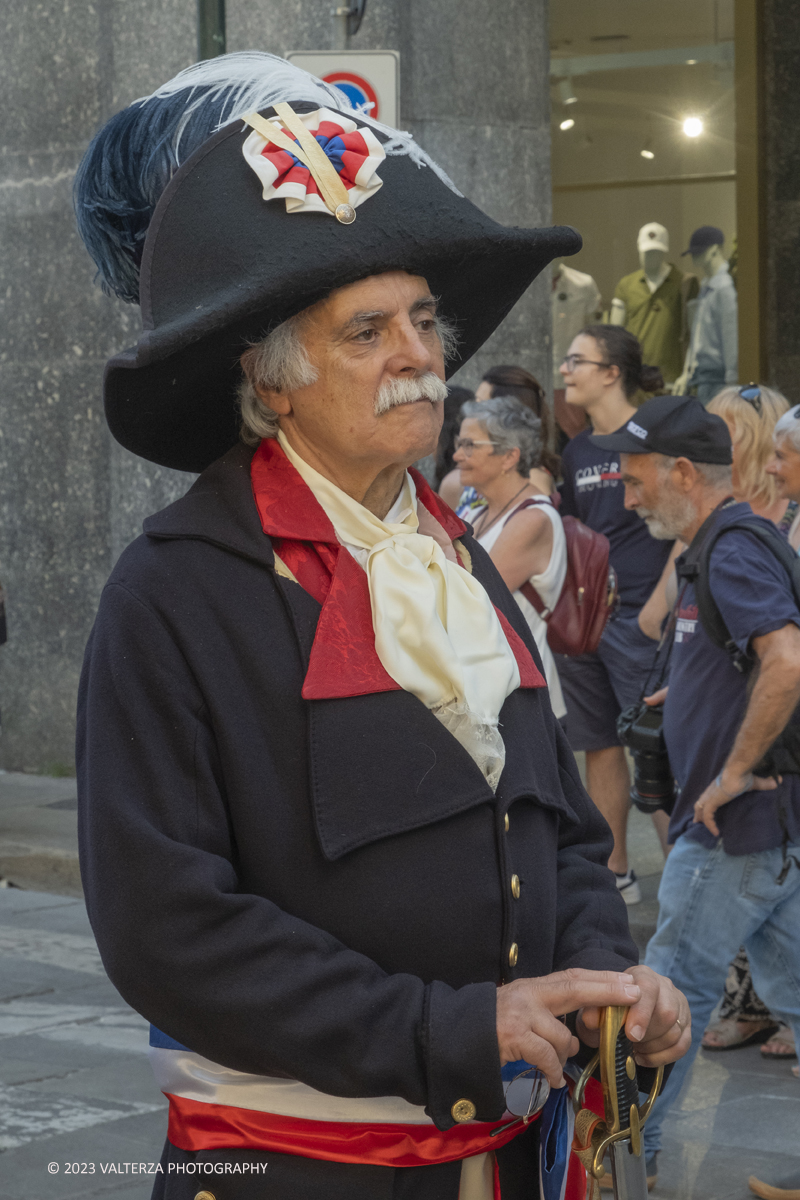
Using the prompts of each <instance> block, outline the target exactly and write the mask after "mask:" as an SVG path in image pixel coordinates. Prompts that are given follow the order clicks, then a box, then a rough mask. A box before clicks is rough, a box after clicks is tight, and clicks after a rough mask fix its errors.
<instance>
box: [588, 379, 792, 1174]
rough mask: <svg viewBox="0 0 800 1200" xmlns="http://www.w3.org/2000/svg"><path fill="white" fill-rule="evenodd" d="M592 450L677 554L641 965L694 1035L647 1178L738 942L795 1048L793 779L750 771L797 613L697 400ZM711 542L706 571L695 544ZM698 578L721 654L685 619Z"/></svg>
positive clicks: (648, 412)
mask: <svg viewBox="0 0 800 1200" xmlns="http://www.w3.org/2000/svg"><path fill="white" fill-rule="evenodd" d="M592 440H593V441H594V442H595V443H596V444H597V445H598V446H600V447H602V448H603V449H605V450H608V451H613V452H615V453H620V454H621V455H622V459H621V469H622V478H623V482H624V484H625V503H626V506H627V507H628V508H630V509H635V511H636V512H637V513H638V514H639V515H640V516H641V517H643V518H644V520H645V521H646V522H647V524H648V526H649V528H650V532H651V533H652V534H653V536H654V537H657V538H669V539H670V540H672V539H674V538H679V539H681V541H683V542H684V543H686V545H687V546H688V547H689V549H688V550H687V551H686V553H685V554H683V555H682V556H681V557H679V558H678V559H677V562H676V569H677V575H678V595H677V600H676V603H675V608H674V610H673V621H672V623H671V624H670V625H669V626H668V627H667V628H668V630H669V641H670V642H671V645H668V646H666V647H664V650H665V652H666V653H668V654H669V656H670V657H669V660H668V662H669V684H668V687H667V688H663V689H661V690H659V691H658V692H656V693H655V694H654V695H652V696H651V697H649V698H648V703H650V704H652V705H656V704H658V703H661V702H663V703H664V726H663V729H664V737H665V741H666V747H667V751H668V753H669V761H670V766H671V768H672V772H673V774H674V776H675V781H676V785H677V797H676V800H675V806H674V808H673V810H672V814H671V817H670V827H669V840H670V842H671V843H673V849H672V852H671V853H670V855H669V857H668V858H667V862H666V865H665V867H664V874H663V876H662V881H661V887H660V890H659V896H658V899H659V918H658V927H657V930H656V933H655V935H654V936H653V938H652V939H651V941H650V944H649V945H648V948H647V958H646V961H647V964H648V965H649V966H651V967H653V969H654V970H656V971H660V972H663V973H664V974H665V975H668V976H669V978H670V979H672V981H673V983H675V984H676V986H678V987H679V988H681V989H682V990H683V991H684V992H685V993H686V995H687V997H688V999H689V1004H690V1007H691V1011H692V1025H693V1029H694V1031H695V1032H694V1035H693V1040H692V1047H691V1050H690V1052H689V1053H688V1054H687V1055H686V1056H685V1058H683V1059H682V1060H681V1062H680V1063H678V1064H677V1066H676V1068H675V1070H674V1071H673V1073H672V1075H671V1077H670V1079H669V1081H668V1083H667V1085H666V1087H665V1089H664V1093H663V1095H662V1097H661V1099H659V1100H658V1101H657V1103H656V1106H655V1109H654V1111H653V1115H652V1116H651V1118H650V1120H649V1122H648V1124H647V1126H646V1128H645V1145H646V1148H647V1157H648V1177H649V1178H651V1179H653V1178H654V1177H655V1175H656V1165H655V1156H656V1154H657V1153H658V1151H659V1149H660V1147H661V1126H662V1123H663V1120H664V1116H665V1114H666V1113H667V1111H668V1110H669V1109H670V1107H671V1106H672V1105H673V1104H674V1103H675V1101H676V1099H677V1096H678V1093H679V1091H680V1089H681V1086H682V1084H683V1083H684V1081H685V1079H686V1077H687V1073H688V1071H689V1068H690V1066H691V1063H692V1061H693V1058H694V1055H695V1054H696V1052H697V1049H698V1047H699V1045H700V1039H701V1037H702V1032H703V1030H704V1029H705V1027H706V1024H707V1022H708V1019H709V1017H710V1015H711V1011H712V1009H713V1008H714V1005H715V1004H716V1002H717V1000H718V999H719V996H720V993H721V991H722V987H723V984H724V982H725V975H726V971H727V968H728V963H729V962H730V961H731V959H732V958H733V956H734V955H735V953H736V951H737V950H738V948H739V947H740V946H741V945H745V946H746V948H747V951H748V955H749V959H750V965H751V969H752V972H753V980H754V983H755V986H756V989H757V991H758V994H759V996H761V997H763V999H764V1001H765V1003H767V1004H769V1006H770V1008H771V1009H773V1010H774V1011H775V1012H777V1013H780V1015H781V1017H782V1019H784V1020H785V1021H787V1022H788V1023H790V1024H791V1025H792V1027H793V1028H794V1031H795V1036H796V1037H800V777H798V776H797V775H794V774H792V775H787V776H786V777H785V778H782V779H781V778H780V777H778V778H775V777H763V776H762V775H756V774H754V769H756V768H757V767H758V766H759V764H760V762H761V760H762V758H763V757H764V755H765V753H766V752H767V751H768V750H769V749H770V747H771V746H772V745H773V743H774V742H775V740H776V738H778V737H779V735H780V734H781V733H782V731H783V729H784V727H785V726H786V724H787V722H788V721H789V719H790V717H791V716H792V713H793V711H794V709H795V707H796V705H797V703H798V701H799V700H800V610H798V604H797V599H796V597H795V594H794V591H793V588H792V583H791V580H790V578H789V575H788V574H787V571H786V570H785V569H784V567H783V565H782V564H781V562H780V561H779V560H778V558H777V557H776V555H775V554H773V553H772V551H771V550H770V549H769V547H768V546H766V545H765V544H763V542H762V541H760V540H759V538H758V537H757V536H756V534H755V533H753V532H750V529H751V528H752V529H758V528H759V527H762V528H764V529H765V530H766V531H767V536H776V535H775V530H774V527H773V526H772V525H771V524H770V522H768V521H766V520H764V519H763V518H762V517H757V516H755V515H754V514H753V513H752V510H751V509H750V506H749V505H747V504H740V503H737V502H736V501H735V500H734V499H733V498H732V496H731V494H730V492H731V461H732V454H731V443H730V436H729V433H728V429H727V426H726V425H725V422H724V421H723V420H722V419H721V418H720V417H717V416H714V415H713V414H711V413H708V412H706V410H705V409H704V408H703V406H702V405H701V404H700V402H699V401H698V400H695V399H692V398H689V397H686V396H661V397H658V398H657V399H654V400H648V401H647V402H646V403H645V404H644V405H642V407H641V408H640V409H639V410H638V411H637V413H636V416H635V417H634V418H632V419H631V420H630V421H628V422H627V424H626V425H624V426H623V427H622V428H621V429H618V430H617V431H616V433H613V434H609V435H607V436H604V437H594V438H593V439H592ZM743 521H744V522H747V525H748V528H746V529H742V528H741V527H740V526H741V523H742V522H743ZM731 526H736V527H735V528H728V531H727V532H724V531H725V529H726V528H727V527H731ZM717 535H718V540H716V541H714V542H711V543H709V545H710V546H711V550H710V558H709V560H708V563H707V564H706V562H705V558H702V559H701V551H702V547H703V545H704V543H705V542H706V539H707V538H711V537H716V536H717ZM699 571H701V572H703V573H704V574H698V572H699ZM706 579H707V582H708V586H709V587H710V591H711V595H712V597H713V600H714V602H715V603H716V605H717V608H718V609H719V612H720V614H721V616H722V619H723V620H724V623H725V626H726V627H727V630H728V632H729V636H730V641H731V645H730V647H727V646H726V647H725V648H721V647H720V646H719V645H718V644H717V643H716V642H715V641H714V640H712V638H711V637H710V636H709V634H708V633H707V631H706V628H705V627H704V625H703V622H702V621H701V619H700V613H699V612H698V589H699V587H700V585H701V584H702V582H703V580H706ZM704 611H705V610H704ZM730 650H734V651H738V656H737V659H738V662H739V666H740V669H737V667H736V665H735V662H734V657H733V656H732V654H731V653H730V652H729V651H730ZM751 666H752V667H753V668H754V669H753V670H749V669H748V668H749V667H751ZM741 667H744V670H742V669H741ZM655 679H656V676H655V675H654V680H655Z"/></svg>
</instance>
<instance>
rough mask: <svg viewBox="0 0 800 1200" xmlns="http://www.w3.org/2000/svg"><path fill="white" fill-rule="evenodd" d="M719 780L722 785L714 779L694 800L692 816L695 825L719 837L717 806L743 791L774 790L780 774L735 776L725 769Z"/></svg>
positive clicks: (729, 800)
mask: <svg viewBox="0 0 800 1200" xmlns="http://www.w3.org/2000/svg"><path fill="white" fill-rule="evenodd" d="M721 782H722V787H720V786H719V784H718V783H717V781H716V779H715V780H714V782H713V783H710V784H709V785H708V787H707V788H706V790H705V791H704V792H703V794H702V796H701V797H700V799H699V800H695V803H694V817H693V818H692V821H693V823H694V824H695V825H701V824H702V825H705V827H706V829H708V830H709V831H710V832H711V833H713V835H714V837H719V829H718V827H717V822H716V821H715V820H714V813H715V812H716V811H717V809H718V808H722V806H723V804H730V802H731V800H735V799H736V797H737V796H741V795H742V793H743V792H772V791H774V790H775V788H776V787H777V786H778V784H779V783H780V782H781V776H780V775H779V776H778V778H777V779H772V778H771V777H768V778H762V777H761V776H760V775H753V774H748V775H739V776H735V775H733V774H732V772H731V771H728V770H725V771H723V772H722V775H721Z"/></svg>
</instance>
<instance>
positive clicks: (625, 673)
mask: <svg viewBox="0 0 800 1200" xmlns="http://www.w3.org/2000/svg"><path fill="white" fill-rule="evenodd" d="M560 370H561V375H562V377H563V380H564V385H565V388H566V392H565V399H566V402H567V404H571V405H574V406H575V407H576V408H579V409H582V410H583V411H584V412H585V413H586V414H587V416H588V417H589V421H590V422H591V424H590V427H589V428H588V429H585V430H584V431H583V432H582V433H579V434H578V435H577V436H576V437H574V438H573V439H572V440H571V441H570V442H569V443H568V444H567V445H566V446H565V448H564V453H563V457H562V468H563V474H564V482H563V484H562V485H561V512H562V514H563V515H565V516H566V515H570V516H574V517H578V518H579V519H580V520H581V521H583V523H584V524H585V525H588V526H589V528H590V529H594V530H595V531H596V532H598V533H603V534H605V536H606V537H607V538H608V540H609V542H610V544H611V553H610V561H611V565H612V567H613V568H614V570H615V571H616V573H617V581H618V586H619V596H620V607H619V610H618V612H617V613H615V614H614V616H613V617H612V619H611V620H610V621H609V622H608V625H607V626H606V629H605V632H604V634H603V638H602V641H601V642H600V646H599V647H598V650H597V652H596V653H595V654H582V655H580V656H577V657H574V658H566V657H564V656H563V655H558V656H557V658H556V663H557V666H558V673H559V676H560V678H561V686H562V688H563V692H564V699H565V701H566V705H567V723H566V729H567V737H568V738H569V741H570V744H571V746H572V749H573V750H583V751H585V752H586V786H587V790H588V792H589V795H590V796H591V797H592V799H593V800H594V802H595V804H596V805H597V807H598V808H599V809H600V811H601V812H602V814H603V816H604V817H605V818H606V820H607V821H608V823H609V825H610V826H611V831H612V833H613V834H614V850H613V853H612V855H611V857H610V859H609V861H608V865H609V867H610V868H611V870H612V871H613V872H614V873H615V875H616V877H617V887H618V888H619V890H620V892H621V894H622V897H623V899H624V900H625V902H626V904H637V903H638V902H639V901H640V900H641V891H640V889H639V884H638V882H637V880H636V875H635V873H634V872H633V871H632V870H631V869H630V866H629V863H628V850H627V827H628V813H629V811H630V797H629V793H630V776H629V773H628V764H627V760H626V758H625V751H624V750H623V748H622V746H621V744H620V741H619V738H618V737H617V717H618V716H619V714H620V712H621V711H622V710H623V709H624V708H627V707H628V706H629V705H631V704H635V703H636V702H637V701H638V700H639V699H640V698H641V695H642V691H643V688H644V687H645V684H646V681H647V677H648V675H649V672H650V669H651V667H652V665H653V659H654V657H655V653H656V646H657V643H658V638H659V636H660V632H661V622H662V621H663V619H664V617H665V616H666V615H667V602H666V597H665V585H666V580H667V578H668V576H669V575H670V574H671V572H672V559H673V557H674V553H675V551H674V550H673V547H672V546H671V544H670V543H669V542H663V541H657V540H656V539H655V538H653V537H651V536H650V533H649V532H648V529H647V526H646V525H645V523H644V521H643V520H642V519H641V518H640V517H639V516H637V514H636V513H635V512H629V511H627V510H626V508H625V488H624V486H623V484H622V475H621V471H620V463H619V455H617V456H616V457H615V456H614V455H613V454H612V455H610V456H609V455H608V454H605V453H604V452H603V451H601V450H598V449H596V448H595V447H594V446H593V445H592V443H591V442H590V441H589V437H590V434H592V433H600V434H605V433H613V432H614V431H615V430H617V429H619V428H620V426H622V425H625V424H626V423H627V422H628V421H631V420H635V418H636V403H635V401H636V397H637V396H638V395H639V394H640V393H641V392H656V391H658V390H659V389H660V388H661V387H662V385H663V380H662V378H661V374H660V372H659V370H658V368H657V367H648V366H645V365H644V364H643V363H642V348H641V346H640V345H639V342H638V340H637V339H636V338H635V337H634V336H633V334H632V333H629V332H628V330H626V329H623V328H622V327H621V326H619V325H589V326H587V327H586V329H584V330H583V331H582V332H581V333H579V334H578V336H577V337H576V338H574V339H573V342H572V344H571V345H570V348H569V353H568V354H567V356H566V358H565V359H564V361H563V363H562V364H561V368H560ZM653 822H654V824H655V826H656V829H657V831H658V833H659V837H660V838H661V840H662V845H664V843H665V838H666V826H667V824H668V821H667V818H666V814H665V813H656V814H654V816H653Z"/></svg>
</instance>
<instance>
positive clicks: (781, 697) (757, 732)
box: [694, 623, 800, 837]
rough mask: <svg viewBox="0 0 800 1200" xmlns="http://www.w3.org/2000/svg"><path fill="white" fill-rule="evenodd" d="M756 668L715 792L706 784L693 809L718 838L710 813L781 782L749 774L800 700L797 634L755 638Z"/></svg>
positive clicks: (785, 629) (793, 630) (787, 630)
mask: <svg viewBox="0 0 800 1200" xmlns="http://www.w3.org/2000/svg"><path fill="white" fill-rule="evenodd" d="M752 646H753V650H754V651H755V654H756V657H757V658H758V662H759V668H758V675H757V676H756V681H755V684H754V686H753V690H752V692H751V693H750V699H749V700H748V702H747V711H746V712H745V714H744V718H743V720H742V723H741V725H740V726H739V732H738V733H737V734H736V739H735V741H734V743H733V746H732V747H731V752H730V754H729V755H728V758H727V761H726V763H725V766H724V767H723V769H722V772H721V776H720V783H721V784H722V787H718V786H717V783H716V780H715V781H714V783H710V784H709V785H708V787H707V788H706V790H705V791H704V792H703V794H702V796H701V797H700V799H699V800H698V801H697V802H696V803H695V806H694V823H695V824H696V825H699V824H700V823H701V822H702V824H703V825H705V827H706V829H708V830H709V831H710V832H711V833H713V835H714V837H719V829H718V827H717V822H716V821H715V820H714V814H715V812H716V811H717V809H718V808H722V806H723V804H729V803H730V802H731V800H735V799H736V797H737V795H740V794H741V793H742V792H744V791H748V792H750V791H753V792H771V791H773V790H774V789H775V788H776V787H777V786H778V783H780V779H777V780H775V779H763V778H761V777H760V776H757V775H753V774H752V769H753V767H754V766H755V765H756V763H758V762H760V760H761V759H762V758H763V756H764V754H765V752H766V751H767V750H768V749H769V747H770V746H771V745H772V743H773V742H774V741H775V739H776V738H777V737H778V736H779V734H780V733H781V732H782V731H783V729H784V728H785V727H786V723H787V721H788V720H789V718H790V717H791V715H792V713H793V712H794V710H795V707H796V705H797V702H798V700H800V629H798V628H797V626H796V625H795V624H793V623H792V624H789V625H782V626H781V628H780V629H774V630H773V631H772V632H771V633H765V634H762V635H761V636H760V637H754V638H753V642H752Z"/></svg>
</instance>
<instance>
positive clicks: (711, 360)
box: [674, 225, 739, 404]
mask: <svg viewBox="0 0 800 1200" xmlns="http://www.w3.org/2000/svg"><path fill="white" fill-rule="evenodd" d="M724 242H725V234H724V233H723V232H722V230H721V229H717V227H716V225H701V226H700V228H699V229H695V231H694V233H693V234H692V236H691V238H690V239H689V248H688V250H684V252H683V254H682V255H681V257H682V258H683V257H685V255H687V254H690V255H691V256H692V265H693V266H694V269H695V271H696V272H697V274H698V275H700V277H701V279H702V283H701V285H700V295H699V297H698V300H697V308H696V310H695V313H694V317H693V320H692V332H691V337H690V339H689V348H688V350H687V351H686V361H685V363H684V367H683V374H682V375H681V377H680V379H678V380H677V382H676V384H675V388H674V391H675V392H676V393H677V392H683V391H685V390H686V388H687V387H689V388H692V390H693V391H694V392H695V393H696V395H697V398H698V400H700V402H701V403H702V404H708V403H709V401H710V400H713V399H714V397H715V396H716V394H717V392H720V391H722V389H723V388H724V387H726V386H727V385H728V384H731V383H736V381H737V379H738V378H739V375H738V370H739V366H738V362H739V359H738V354H739V350H738V328H739V325H738V322H739V318H738V302H737V296H736V288H735V287H734V283H733V280H732V279H731V276H730V271H729V270H728V263H727V260H726V259H725V256H724V255H723V253H722V246H723V244H724Z"/></svg>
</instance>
